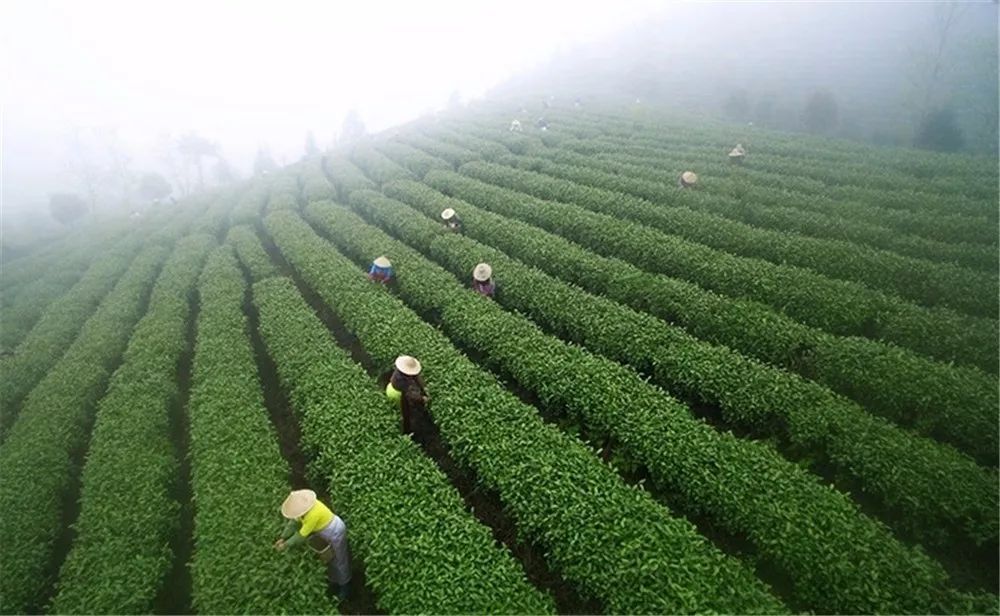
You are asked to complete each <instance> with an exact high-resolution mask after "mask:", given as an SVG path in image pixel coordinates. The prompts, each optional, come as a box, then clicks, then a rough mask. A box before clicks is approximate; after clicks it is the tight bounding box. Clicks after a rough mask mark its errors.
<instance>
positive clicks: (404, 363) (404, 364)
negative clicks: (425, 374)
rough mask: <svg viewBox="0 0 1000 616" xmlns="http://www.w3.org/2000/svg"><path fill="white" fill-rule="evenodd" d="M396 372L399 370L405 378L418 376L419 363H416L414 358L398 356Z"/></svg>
mask: <svg viewBox="0 0 1000 616" xmlns="http://www.w3.org/2000/svg"><path fill="white" fill-rule="evenodd" d="M396 370H399V371H400V372H402V373H403V374H405V375H406V376H417V375H418V374H420V362H419V361H417V358H416V357H410V356H409V355H400V356H399V357H397V358H396Z"/></svg>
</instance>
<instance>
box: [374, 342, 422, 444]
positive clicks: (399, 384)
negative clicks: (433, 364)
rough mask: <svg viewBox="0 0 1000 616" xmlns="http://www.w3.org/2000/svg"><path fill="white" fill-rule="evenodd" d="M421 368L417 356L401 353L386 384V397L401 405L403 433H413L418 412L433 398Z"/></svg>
mask: <svg viewBox="0 0 1000 616" xmlns="http://www.w3.org/2000/svg"><path fill="white" fill-rule="evenodd" d="M420 370H421V366H420V362H419V361H417V359H416V358H415V357H410V356H409V355H400V356H399V357H397V358H396V361H395V362H394V364H393V371H392V376H390V377H389V384H388V385H386V386H385V395H386V397H388V398H389V400H391V401H392V402H393V403H395V404H397V405H399V409H400V411H401V413H402V419H403V434H413V427H414V426H413V424H414V419H415V415H416V413H417V412H418V411H419V410H423V409H424V406H425V405H426V404H427V402H428V401H429V400H430V399H431V398H430V396H428V395H427V388H426V387H425V386H424V379H423V378H422V377H421V376H420Z"/></svg>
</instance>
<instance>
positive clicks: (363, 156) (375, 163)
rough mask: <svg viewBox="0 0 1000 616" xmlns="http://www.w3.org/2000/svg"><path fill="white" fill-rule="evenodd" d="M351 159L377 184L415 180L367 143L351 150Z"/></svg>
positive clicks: (410, 174)
mask: <svg viewBox="0 0 1000 616" xmlns="http://www.w3.org/2000/svg"><path fill="white" fill-rule="evenodd" d="M350 158H351V162H353V163H354V164H355V165H357V166H358V168H359V169H360V170H361V171H362V173H364V174H365V175H367V176H368V177H369V178H371V179H372V180H374V181H375V183H377V184H385V183H386V182H391V181H392V180H402V179H412V178H413V174H412V173H410V172H409V171H408V170H406V169H405V168H403V167H401V166H400V165H398V164H396V163H395V162H393V161H392V160H391V159H389V158H387V157H386V155H385V154H382V153H381V152H379V151H378V150H376V149H375V148H373V147H372V146H371V145H370V144H367V143H362V144H359V145H356V146H354V147H353V148H351V156H350ZM316 200H318V199H309V201H316Z"/></svg>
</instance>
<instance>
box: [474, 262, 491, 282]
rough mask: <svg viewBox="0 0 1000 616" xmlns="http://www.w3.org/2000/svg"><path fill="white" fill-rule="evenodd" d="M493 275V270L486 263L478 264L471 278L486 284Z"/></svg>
mask: <svg viewBox="0 0 1000 616" xmlns="http://www.w3.org/2000/svg"><path fill="white" fill-rule="evenodd" d="M492 275H493V268H492V267H490V266H489V264H488V263H480V264H479V265H477V266H476V269H474V270H472V278H473V279H475V280H478V281H479V282H486V281H487V280H489V279H490V276H492Z"/></svg>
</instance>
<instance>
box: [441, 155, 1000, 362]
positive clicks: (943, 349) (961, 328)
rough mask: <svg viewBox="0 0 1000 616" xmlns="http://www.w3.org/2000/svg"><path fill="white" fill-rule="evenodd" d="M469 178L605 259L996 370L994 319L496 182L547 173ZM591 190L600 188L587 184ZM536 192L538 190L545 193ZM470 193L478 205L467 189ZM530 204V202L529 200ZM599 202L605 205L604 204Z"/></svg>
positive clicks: (477, 167)
mask: <svg viewBox="0 0 1000 616" xmlns="http://www.w3.org/2000/svg"><path fill="white" fill-rule="evenodd" d="M462 169H463V174H465V175H468V176H469V177H474V178H477V179H480V180H484V181H489V182H490V183H492V184H495V186H493V187H491V186H489V185H488V184H485V183H483V182H480V183H478V184H477V188H478V190H479V191H480V192H481V193H483V194H485V193H486V192H487V191H499V192H498V193H497V194H500V195H503V198H505V199H507V200H508V201H509V200H511V199H512V197H515V198H516V199H517V201H515V202H513V203H518V204H520V206H521V207H519V208H518V214H517V216H518V217H520V218H521V219H523V220H525V221H526V222H529V223H532V224H537V225H538V226H541V227H542V228H544V229H546V230H547V231H551V232H553V233H556V234H558V235H562V236H563V237H566V238H567V239H570V240H573V241H576V242H579V243H580V244H582V245H584V246H586V247H588V248H590V249H592V250H594V251H596V252H598V253H599V254H602V255H605V256H613V257H618V258H621V259H623V260H625V261H628V262H630V263H632V264H633V265H636V266H638V267H640V268H642V269H644V270H647V271H651V272H656V273H662V274H665V275H668V276H674V277H677V278H681V279H685V280H689V281H691V282H694V283H696V284H698V285H699V286H701V287H703V288H706V289H709V290H713V291H716V292H718V293H721V294H724V295H727V296H730V297H734V298H745V299H751V300H755V301H758V302H761V303H765V304H768V305H770V306H772V307H774V308H775V309H778V310H781V311H782V312H784V313H785V314H787V315H788V316H790V317H792V318H794V319H795V320H797V321H799V322H801V323H804V324H806V325H810V326H812V327H817V328H820V329H823V330H825V331H828V332H830V333H832V334H837V335H863V336H865V337H869V338H872V339H881V340H885V341H887V342H893V343H896V344H899V345H900V346H904V347H907V348H910V349H912V350H914V351H917V352H919V353H923V354H927V355H931V356H933V357H937V358H939V359H943V360H946V361H955V362H958V363H964V364H972V365H977V366H980V367H982V368H983V369H985V370H991V371H995V364H996V361H995V357H996V356H997V355H998V353H1000V348H998V339H1000V332H998V329H997V323H996V321H994V320H991V319H983V318H974V317H969V316H966V315H959V314H956V313H953V312H950V311H947V310H944V309H935V310H931V309H925V308H920V307H917V306H914V305H912V304H909V303H906V302H902V301H900V300H898V299H894V298H892V297H891V296H886V295H884V294H880V293H876V292H874V291H871V290H869V289H866V288H863V287H861V286H859V285H856V284H851V283H847V282H843V281H836V280H830V279H828V278H825V277H822V276H818V275H816V274H815V273H813V272H810V271H808V270H804V269H801V268H793V267H788V266H783V265H776V264H772V263H767V262H764V261H760V260H757V259H748V258H744V257H738V256H734V255H730V254H728V253H725V252H722V251H717V250H712V249H710V248H707V247H705V246H703V245H701V244H696V243H693V242H690V241H687V240H684V239H682V238H679V237H677V236H674V235H668V234H666V233H664V232H662V231H660V230H656V229H652V228H650V227H648V226H646V225H641V224H637V223H633V222H627V221H623V220H620V219H619V218H617V217H616V216H617V215H620V214H614V213H613V211H614V212H616V211H617V210H613V209H612V206H613V205H614V203H607V202H603V201H599V200H597V199H596V198H594V197H593V196H592V198H591V200H590V203H591V204H592V207H594V208H595V209H597V208H598V207H601V209H606V210H607V212H604V213H601V212H596V211H587V210H585V209H583V208H581V207H578V206H577V205H570V204H567V203H557V202H552V201H542V200H541V199H537V198H532V197H530V196H528V195H521V194H517V193H514V194H512V193H510V192H508V191H504V190H502V188H500V187H498V186H496V185H501V186H505V185H510V186H514V187H516V188H520V189H521V190H522V191H524V190H534V189H533V188H532V186H534V184H533V182H534V181H535V180H537V181H538V184H539V185H540V186H545V189H544V190H545V193H546V194H549V195H552V194H553V192H554V191H552V190H550V189H551V188H553V187H551V186H548V184H549V181H548V180H546V179H545V177H544V176H541V175H539V174H533V173H529V172H523V171H517V170H514V169H510V168H508V167H502V166H500V165H486V164H484V163H470V164H468V165H466V166H464V167H463V168H462ZM425 181H426V182H427V183H428V184H430V185H431V186H433V187H435V188H438V189H442V190H445V192H447V188H446V186H445V184H446V183H448V182H451V181H452V180H451V179H450V176H445V175H444V174H443V172H437V171H434V172H431V173H429V174H428V175H427V177H426V178H425ZM551 181H552V182H557V183H558V186H559V187H560V188H564V189H565V190H566V191H567V194H563V195H561V196H562V198H565V199H575V198H578V197H579V198H583V199H587V198H588V197H587V196H586V195H587V194H588V193H589V191H588V190H587V189H586V188H583V187H576V185H574V184H571V183H569V182H565V181H558V180H551ZM590 190H594V189H590ZM541 191H542V189H539V190H538V192H541ZM463 196H464V198H466V199H468V200H470V201H473V202H477V201H476V200H475V199H474V198H472V197H470V196H468V195H466V194H464V193H463ZM528 204H530V206H528ZM600 204H603V205H600Z"/></svg>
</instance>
